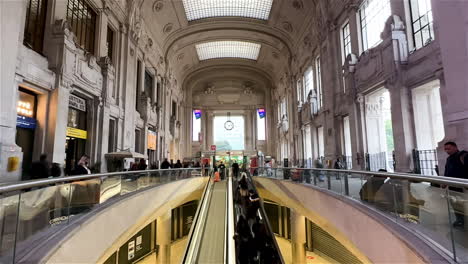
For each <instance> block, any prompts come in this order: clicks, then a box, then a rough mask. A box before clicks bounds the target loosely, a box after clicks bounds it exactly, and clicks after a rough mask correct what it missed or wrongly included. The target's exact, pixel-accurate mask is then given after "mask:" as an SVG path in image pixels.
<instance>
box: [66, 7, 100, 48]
mask: <svg viewBox="0 0 468 264" xmlns="http://www.w3.org/2000/svg"><path fill="white" fill-rule="evenodd" d="M67 20H68V22H69V23H70V25H71V29H72V32H73V33H74V34H75V36H76V40H77V44H79V45H80V47H81V48H83V49H84V50H86V51H88V52H90V53H94V41H95V34H96V13H95V12H94V11H93V9H92V8H91V7H90V6H89V5H88V4H87V3H86V2H85V1H84V0H68V4H67Z"/></svg>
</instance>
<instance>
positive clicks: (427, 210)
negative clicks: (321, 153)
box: [257, 168, 468, 262]
mask: <svg viewBox="0 0 468 264" xmlns="http://www.w3.org/2000/svg"><path fill="white" fill-rule="evenodd" d="M257 171H258V175H259V176H263V177H269V178H275V179H279V180H291V181H294V182H297V183H299V184H305V185H310V186H314V187H316V188H320V189H326V190H329V191H331V192H333V193H336V194H339V195H342V196H346V197H348V198H350V199H354V200H357V201H360V202H362V203H363V204H365V205H366V206H368V207H369V208H372V209H374V210H376V211H379V212H381V213H382V215H383V216H386V217H388V218H390V219H391V220H392V221H394V222H396V223H397V224H399V225H401V226H402V227H404V228H405V229H407V230H408V231H409V232H411V233H413V234H416V235H417V236H419V237H421V238H422V239H423V240H424V241H426V242H427V243H428V244H431V245H433V246H436V247H438V248H439V249H440V250H441V251H442V252H445V253H446V255H447V256H448V257H450V258H452V259H453V260H455V261H456V262H467V261H468V225H465V224H464V221H463V220H464V218H465V215H466V212H467V211H466V207H467V206H468V194H467V193H466V192H465V193H463V190H466V189H468V180H466V179H457V178H449V177H439V176H423V175H416V174H402V173H377V172H367V171H353V170H331V169H300V168H274V169H273V168H257ZM433 185H434V186H433ZM439 185H440V186H442V187H441V188H439V187H435V186H439Z"/></svg>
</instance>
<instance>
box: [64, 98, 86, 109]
mask: <svg viewBox="0 0 468 264" xmlns="http://www.w3.org/2000/svg"><path fill="white" fill-rule="evenodd" d="M68 104H69V105H70V107H73V108H75V109H77V110H80V111H83V112H86V100H84V99H81V98H80V97H78V96H75V95H73V94H70V100H69V103H68Z"/></svg>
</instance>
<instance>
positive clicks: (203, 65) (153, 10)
mask: <svg viewBox="0 0 468 264" xmlns="http://www.w3.org/2000/svg"><path fill="white" fill-rule="evenodd" d="M269 1H270V0H235V1H234V0H134V1H133V2H134V3H133V4H134V7H136V8H139V12H141V16H142V17H143V20H144V22H145V25H146V27H148V30H150V32H151V33H152V35H153V37H154V41H155V42H156V44H157V45H158V46H159V47H161V50H162V52H163V53H164V54H163V56H164V58H165V60H166V62H167V63H168V65H170V67H171V71H172V72H173V74H174V75H175V76H176V77H177V79H178V80H179V82H180V83H186V80H187V78H191V79H193V78H194V77H193V76H201V75H200V72H203V71H204V70H207V69H213V70H216V69H219V68H220V67H222V68H224V69H227V68H229V69H230V71H231V72H232V71H235V69H236V68H239V69H242V71H244V72H245V71H249V69H250V70H251V72H252V73H253V74H260V75H264V76H263V78H268V79H270V80H271V81H273V79H275V77H277V76H278V75H281V74H282V73H283V72H284V71H285V70H286V68H287V67H288V65H289V63H290V61H291V59H292V56H293V49H294V47H295V46H296V44H297V43H298V41H299V40H300V39H302V36H303V35H304V32H305V31H306V30H307V29H308V28H309V26H310V23H311V21H312V17H313V15H312V14H313V13H314V11H313V10H314V9H313V5H314V0H273V1H272V4H271V10H269V11H270V12H269V14H266V13H265V10H264V9H265V5H267V9H269V6H268V2H269ZM191 2H192V3H193V4H194V6H189V5H190V3H191ZM255 4H257V5H259V6H256V7H255V8H259V10H252V6H249V5H255ZM201 5H205V6H201ZM262 5H263V6H262ZM242 6H244V7H248V8H247V9H245V10H248V11H250V13H246V12H247V11H245V10H241V9H239V7H242ZM190 8H192V9H190ZM193 8H195V9H193ZM197 8H198V9H197ZM249 8H250V9H249ZM261 8H263V9H261ZM186 11H187V12H188V13H186ZM207 12H208V13H209V12H218V13H219V14H218V15H225V14H234V15H236V16H218V17H210V18H202V19H196V20H192V21H189V19H193V18H197V17H199V16H203V15H210V14H208V13H207ZM243 12H244V13H243ZM211 15H213V14H211ZM239 15H241V16H254V15H259V16H264V17H263V18H266V15H268V16H267V17H268V18H267V19H266V20H263V19H255V18H248V17H240V16H239ZM213 41H242V42H249V43H255V44H260V51H259V54H258V58H257V59H241V58H228V57H223V58H217V59H209V60H200V58H199V56H198V54H197V49H196V45H198V44H202V43H207V42H213ZM233 76H234V75H233ZM205 79H206V78H205Z"/></svg>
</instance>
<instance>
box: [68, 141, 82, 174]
mask: <svg viewBox="0 0 468 264" xmlns="http://www.w3.org/2000/svg"><path fill="white" fill-rule="evenodd" d="M85 150H86V140H84V139H80V138H73V137H67V141H66V142H65V153H66V158H65V173H66V174H67V175H71V172H72V171H73V169H74V168H75V165H76V163H77V162H78V160H79V159H80V158H81V156H83V155H84V154H85Z"/></svg>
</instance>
